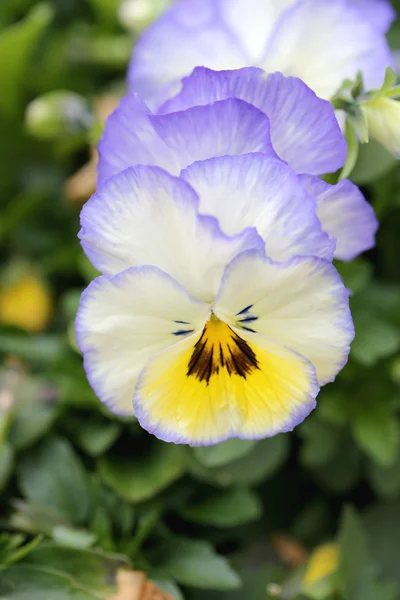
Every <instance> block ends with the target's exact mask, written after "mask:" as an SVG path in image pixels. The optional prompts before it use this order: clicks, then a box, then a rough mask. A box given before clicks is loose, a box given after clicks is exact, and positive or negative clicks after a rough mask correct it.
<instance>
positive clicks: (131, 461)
mask: <svg viewBox="0 0 400 600" xmlns="http://www.w3.org/2000/svg"><path fill="white" fill-rule="evenodd" d="M167 3H168V0H123V1H121V0H53V2H47V3H43V2H37V1H36V0H1V2H0V27H1V30H0V82H1V84H0V85H1V88H0V89H1V93H0V133H1V137H0V198H1V200H0V209H1V211H0V252H1V268H0V322H1V325H0V506H1V516H0V526H1V533H0V564H1V567H0V600H27V599H28V598H29V600H44V599H45V598H49V600H67V599H74V600H89V599H93V598H104V599H109V600H111V599H113V600H115V599H117V600H145V598H148V599H149V600H150V598H154V599H156V598H160V599H161V596H160V595H158V596H157V595H156V594H155V593H154V594H153V596H151V594H150V592H149V593H148V594H147V595H145V592H143V590H144V588H140V589H142V592H143V593H142V592H140V591H139V592H138V591H137V590H136V592H135V590H134V589H133V587H134V586H133V587H131V588H129V584H128V586H127V588H126V589H125V591H124V589H123V581H122V579H123V577H122V575H121V573H123V572H124V571H127V570H128V571H129V570H130V569H134V570H137V571H143V572H144V573H145V576H146V578H147V579H148V580H152V581H154V582H155V584H156V585H157V586H158V588H159V589H164V590H165V591H166V594H167V595H165V598H175V600H182V599H183V598H184V599H186V600H198V599H201V598H207V599H208V600H224V599H228V598H229V599H232V600H234V599H235V598H238V599H239V598H240V599H244V598H245V599H246V600H267V598H283V599H293V600H295V599H296V600H306V599H311V600H312V599H314V600H324V599H326V600H396V599H399V598H400V569H399V565H400V559H399V556H400V420H399V412H400V268H399V255H400V168H399V166H398V164H397V162H396V161H395V160H394V159H393V158H392V157H391V156H389V155H388V154H387V153H386V151H384V150H383V149H382V148H381V147H380V146H379V145H378V144H376V143H371V144H370V145H369V146H365V147H362V150H361V154H360V157H359V160H358V164H357V166H356V169H355V171H354V173H353V179H354V181H355V182H356V183H357V184H359V185H361V186H362V189H363V191H364V192H365V194H366V195H367V197H368V198H369V200H370V201H371V203H372V204H373V206H374V207H375V210H376V212H377V215H378V217H379V220H380V223H381V227H380V231H379V234H378V240H377V247H376V249H375V250H374V251H372V252H369V253H368V254H367V255H366V256H364V257H362V258H360V259H358V260H356V261H355V262H353V263H351V264H338V268H339V270H340V272H341V274H342V276H343V278H344V280H345V282H346V284H347V286H348V287H349V288H350V289H351V290H352V299H351V304H352V309H353V313H354V319H355V323H356V329H357V337H356V339H355V342H354V344H353V348H352V353H351V359H350V361H349V364H348V365H347V366H346V368H345V369H344V370H343V372H342V373H341V374H340V376H339V377H338V379H337V381H336V382H335V383H334V384H333V385H329V386H327V387H326V388H325V389H324V390H323V392H322V393H321V395H320V398H319V404H318V408H317V409H316V410H315V412H314V413H313V414H312V415H311V416H310V417H309V418H308V419H307V420H306V422H305V423H304V424H303V425H301V426H300V427H298V428H297V429H296V431H295V432H294V434H293V435H287V434H286V435H279V436H277V437H275V438H272V439H269V440H264V441H260V442H244V441H237V440H231V441H228V442H225V443H223V444H220V445H219V446H215V447H211V448H197V449H191V448H188V447H181V446H174V445H169V444H165V443H162V442H160V441H158V440H157V439H155V438H153V437H151V436H150V435H148V434H147V433H146V432H144V431H142V430H141V429H140V427H139V426H138V425H137V423H136V422H135V420H134V419H121V418H117V417H115V416H113V415H112V414H110V413H109V412H108V410H107V409H106V408H105V407H104V406H102V405H100V403H99V402H98V400H97V399H96V398H95V396H94V394H93V392H92V390H91V389H90V387H89V386H88V383H87V382H86V379H85V374H84V371H83V368H82V361H81V356H80V355H79V353H78V351H77V348H76V345H75V340H74V331H73V319H74V316H75V312H76V308H77V304H78V300H79V296H80V293H81V291H82V289H83V287H84V286H85V285H86V284H87V283H88V282H89V281H90V280H91V279H92V278H93V277H94V276H95V275H96V274H95V272H94V270H93V268H92V267H91V266H90V264H89V263H88V261H87V260H86V258H85V257H84V256H83V253H82V251H81V249H80V246H79V244H78V241H77V237H76V235H77V232H78V229H79V211H80V208H81V206H82V204H83V202H84V201H85V200H86V199H87V198H88V197H89V196H90V194H91V193H92V192H93V190H94V186H95V175H96V150H95V144H96V141H97V139H98V136H99V134H100V133H101V129H102V124H103V122H104V119H105V118H106V116H107V115H108V114H109V113H110V112H111V111H112V110H113V108H114V107H115V106H116V104H117V102H118V98H119V97H120V96H121V95H122V94H123V92H124V75H125V70H126V66H127V62H128V59H129V55H130V52H131V48H132V46H133V44H134V40H135V38H136V37H137V35H138V34H139V33H140V31H141V29H142V28H143V27H144V26H145V25H146V24H147V23H148V22H150V21H151V19H153V18H155V17H156V16H157V15H158V14H159V13H160V12H161V11H162V10H163V9H164V8H165V6H166V5H167ZM397 8H400V5H399V6H398V7H397ZM390 41H391V43H392V45H393V47H394V48H396V47H398V48H400V26H399V25H398V24H395V25H394V27H393V29H392V31H391V32H390ZM121 569H122V570H123V571H121ZM121 577H122V579H121ZM142 577H144V576H142ZM121 581H122V583H121ZM138 589H139V588H138ZM146 589H147V588H146ZM148 589H150V588H148ZM124 594H125V595H124ZM168 594H169V595H168Z"/></svg>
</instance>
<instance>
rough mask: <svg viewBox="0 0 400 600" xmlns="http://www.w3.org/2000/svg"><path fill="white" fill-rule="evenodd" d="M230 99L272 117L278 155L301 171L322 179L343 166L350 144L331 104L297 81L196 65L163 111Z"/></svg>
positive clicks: (248, 70) (277, 75) (252, 71)
mask: <svg viewBox="0 0 400 600" xmlns="http://www.w3.org/2000/svg"><path fill="white" fill-rule="evenodd" d="M229 97H235V98H241V99H242V100H245V101H246V102H248V103H249V104H252V105H254V106H256V107H257V108H259V109H260V110H261V111H262V112H264V113H265V114H266V115H267V116H268V119H269V121H270V126H271V140H272V145H273V147H274V149H275V151H276V153H277V154H278V156H279V157H280V158H282V159H283V160H284V161H286V162H287V163H288V164H289V165H290V166H291V167H292V169H294V170H295V171H296V172H297V173H311V174H313V175H319V174H322V173H327V172H333V171H336V170H337V169H338V168H339V167H341V166H342V165H343V163H344V161H345V159H346V153H347V146H346V142H345V140H344V137H343V135H342V133H341V131H340V128H339V125H338V123H337V120H336V118H335V113H334V110H333V108H332V106H331V104H330V103H329V102H327V101H326V100H322V99H321V98H318V97H317V96H316V95H315V93H314V92H313V91H312V90H311V89H310V88H309V87H307V86H306V85H305V83H303V82H302V81H301V80H300V79H297V78H296V77H284V76H283V75H282V74H281V73H273V74H270V75H266V74H265V73H264V71H262V69H257V68H251V67H249V68H245V69H238V70H236V71H222V72H216V71H211V70H210V69H206V68H204V67H198V68H196V69H195V70H194V71H193V73H192V74H191V75H190V76H189V77H186V78H185V79H184V80H183V82H182V91H181V92H180V93H179V94H178V95H177V96H176V97H175V98H172V100H170V101H168V102H166V103H165V104H164V106H162V107H161V109H160V111H161V112H163V113H166V112H171V111H176V110H184V109H186V108H188V107H190V106H194V105H204V104H209V103H211V102H215V101H216V100H223V99H224V98H229Z"/></svg>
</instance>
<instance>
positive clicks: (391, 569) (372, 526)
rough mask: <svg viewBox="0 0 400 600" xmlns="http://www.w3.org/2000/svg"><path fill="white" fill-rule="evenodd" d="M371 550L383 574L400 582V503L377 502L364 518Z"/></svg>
mask: <svg viewBox="0 0 400 600" xmlns="http://www.w3.org/2000/svg"><path fill="white" fill-rule="evenodd" d="M364 522H365V526H366V530H367V531H368V534H369V538H370V540H371V551H372V553H373V556H374V558H375V560H376V561H377V562H378V564H379V566H380V568H381V570H382V575H383V576H384V577H385V578H387V579H389V580H393V581H397V582H398V583H399V584H400V570H399V556H400V503H396V504H390V505H386V504H376V505H375V506H372V507H371V508H369V509H368V511H367V513H366V515H365V518H364Z"/></svg>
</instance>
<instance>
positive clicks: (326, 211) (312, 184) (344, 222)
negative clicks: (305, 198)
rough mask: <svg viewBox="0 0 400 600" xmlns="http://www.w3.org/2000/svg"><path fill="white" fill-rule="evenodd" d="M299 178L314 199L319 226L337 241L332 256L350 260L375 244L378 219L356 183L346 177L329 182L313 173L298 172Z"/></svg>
mask: <svg viewBox="0 0 400 600" xmlns="http://www.w3.org/2000/svg"><path fill="white" fill-rule="evenodd" d="M300 181H301V182H302V184H303V186H304V188H305V189H306V190H307V192H308V193H309V194H310V196H312V197H313V198H315V199H316V201H317V214H318V217H319V219H320V221H321V223H322V228H323V229H324V231H326V232H327V233H328V234H329V235H330V236H331V237H332V238H334V239H335V240H336V250H335V258H340V259H341V260H353V258H355V257H356V256H358V255H359V254H361V253H362V252H365V250H369V249H370V248H373V247H374V246H375V233H376V231H377V229H378V221H377V219H376V216H375V213H374V210H373V208H372V206H371V205H370V204H369V203H368V202H367V201H366V199H365V198H364V196H363V194H362V193H361V191H360V190H359V189H358V187H357V186H356V185H354V184H353V183H351V181H348V180H343V181H340V182H339V183H337V184H336V185H329V184H328V183H325V181H322V180H321V179H318V177H313V176H312V175H301V176H300Z"/></svg>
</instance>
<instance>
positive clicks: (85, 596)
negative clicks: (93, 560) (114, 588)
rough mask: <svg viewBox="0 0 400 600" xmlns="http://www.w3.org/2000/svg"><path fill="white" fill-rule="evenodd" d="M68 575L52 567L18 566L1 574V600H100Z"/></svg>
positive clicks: (2, 571) (2, 570)
mask: <svg viewBox="0 0 400 600" xmlns="http://www.w3.org/2000/svg"><path fill="white" fill-rule="evenodd" d="M98 598H99V597H98V595H97V594H95V593H90V592H88V591H86V590H83V589H82V588H81V587H80V586H79V585H77V584H76V583H75V582H74V581H73V580H72V579H71V578H70V577H69V576H68V575H65V574H64V573H60V572H56V571H53V570H52V569H51V568H50V567H44V568H42V569H37V568H35V567H31V566H24V565H14V566H11V567H5V568H3V569H1V570H0V600H93V599H96V600H98Z"/></svg>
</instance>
